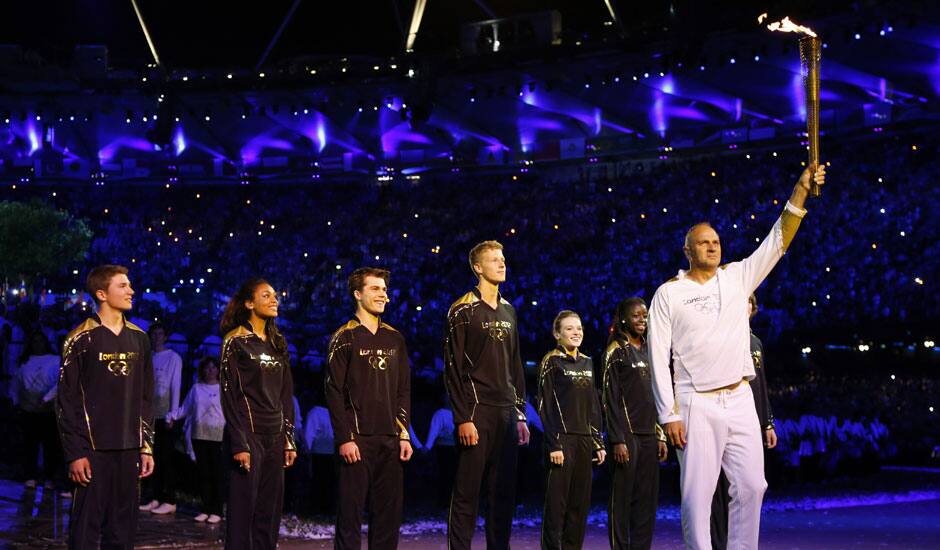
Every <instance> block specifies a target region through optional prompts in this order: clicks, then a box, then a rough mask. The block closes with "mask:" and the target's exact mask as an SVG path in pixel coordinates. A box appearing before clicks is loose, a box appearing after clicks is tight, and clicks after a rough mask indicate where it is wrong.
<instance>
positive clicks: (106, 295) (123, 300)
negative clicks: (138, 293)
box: [95, 273, 134, 311]
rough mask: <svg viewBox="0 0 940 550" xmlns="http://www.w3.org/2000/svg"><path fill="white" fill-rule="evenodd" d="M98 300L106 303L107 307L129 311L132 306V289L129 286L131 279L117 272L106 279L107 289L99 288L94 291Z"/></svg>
mask: <svg viewBox="0 0 940 550" xmlns="http://www.w3.org/2000/svg"><path fill="white" fill-rule="evenodd" d="M95 295H96V296H97V298H98V301H99V302H101V303H104V304H108V306H109V307H111V308H113V309H116V310H118V311H130V309H131V307H133V306H134V301H133V298H134V289H133V288H131V281H130V280H129V279H128V278H127V275H125V274H123V273H118V274H117V275H115V276H113V277H111V280H110V281H108V289H107V290H99V291H97V292H96V293H95Z"/></svg>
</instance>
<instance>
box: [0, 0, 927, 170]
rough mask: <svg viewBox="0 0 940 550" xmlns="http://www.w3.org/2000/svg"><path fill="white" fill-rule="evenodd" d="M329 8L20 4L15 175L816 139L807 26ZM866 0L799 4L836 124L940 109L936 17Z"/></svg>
mask: <svg viewBox="0 0 940 550" xmlns="http://www.w3.org/2000/svg"><path fill="white" fill-rule="evenodd" d="M194 4H195V5H194ZM324 4H325V3H322V2H316V3H314V2H302V1H300V0H293V1H290V2H273V3H268V4H266V5H265V8H264V9H257V8H252V9H249V8H250V6H249V5H247V4H246V5H244V6H242V5H239V6H240V7H235V6H228V7H225V8H223V7H222V6H221V5H220V4H218V3H193V2H188V3H187V2H179V1H168V2H153V1H143V0H140V1H136V0H129V1H127V2H118V1H116V0H109V1H105V2H90V1H79V2H73V3H69V6H67V7H63V8H61V9H65V10H70V11H69V12H68V13H58V14H56V15H55V17H53V16H52V15H51V14H48V13H44V12H42V11H41V10H43V9H48V8H43V7H41V6H35V5H31V6H17V7H15V8H14V12H13V13H12V14H11V16H10V17H6V18H5V19H4V22H3V24H2V25H3V27H5V28H3V35H4V36H3V39H2V40H0V41H2V42H6V43H7V44H9V45H6V46H0V75H2V77H3V78H2V84H0V138H2V139H0V160H2V164H0V182H7V183H10V182H12V183H15V182H18V181H20V182H25V181H37V182H41V181H74V182H96V183H102V182H104V181H106V180H112V181H118V180H128V181H134V180H139V181H151V182H164V181H166V182H173V181H206V182H209V181H219V182H236V183H237V182H247V181H252V180H255V179H285V180H297V179H309V178H311V177H312V178H320V177H330V176H348V175H362V174H368V175H370V176H371V175H376V174H379V175H383V174H385V175H387V174H409V173H420V172H422V171H426V170H443V171H446V170H454V169H464V168H472V167H478V166H485V167H492V168H500V167H518V166H519V164H520V163H522V164H526V163H531V162H539V161H561V160H585V159H587V160H590V159H595V158H604V157H611V156H618V157H631V156H634V157H642V156H645V157H650V156H653V157H654V158H655V157H668V156H670V155H672V154H674V152H676V151H681V150H683V149H695V148H702V147H719V148H722V147H723V148H735V147H738V146H742V145H744V144H747V143H749V142H761V141H764V140H781V139H783V140H785V141H792V142H793V143H795V144H799V142H800V140H801V133H802V132H803V131H804V129H805V122H804V120H805V105H804V102H803V91H802V89H803V88H802V79H801V74H800V60H799V54H798V51H797V47H796V46H797V38H796V37H795V36H793V35H785V34H779V33H771V32H769V31H768V30H767V29H766V28H764V27H763V26H758V25H757V22H756V15H757V14H756V13H751V12H752V11H754V8H753V4H752V3H750V2H741V1H729V0H725V1H722V2H717V3H713V5H712V9H711V10H710V11H706V10H705V8H703V7H701V4H702V3H695V2H673V3H664V4H663V5H659V4H657V5H656V6H644V7H642V8H640V7H637V6H636V5H634V3H628V2H614V1H606V2H605V1H598V2H593V3H592V2H585V1H584V0H582V1H580V2H572V1H567V0H565V1H561V0H556V1H551V2H535V1H529V2H511V1H506V2H498V1H489V2H487V1H485V0H465V1H448V2H444V1H437V0H416V1H414V2H412V1H410V0H409V1H407V2H404V1H401V0H389V1H385V2H383V1H379V0H375V1H371V2H366V1H360V2H345V3H330V4H328V5H324ZM786 5H787V3H784V2H772V3H771V4H770V5H769V8H768V9H769V10H770V11H771V14H772V15H773V14H775V13H776V15H785V14H786V13H784V12H785V10H786ZM853 6H854V4H851V3H848V2H832V3H826V5H825V6H823V7H813V8H812V10H814V11H808V10H806V9H804V10H803V11H802V12H800V13H796V12H793V13H789V14H786V15H792V16H793V17H794V18H795V19H798V20H799V21H800V22H801V23H806V24H808V25H810V26H813V27H814V28H815V29H816V31H817V32H818V33H819V35H820V36H821V38H822V39H823V42H824V49H823V54H822V67H823V70H822V87H821V103H822V111H821V119H820V126H821V128H822V129H823V131H824V132H826V133H830V134H831V133H838V132H843V131H857V130H859V129H870V130H871V131H880V129H881V128H884V127H885V126H888V125H890V124H893V123H897V122H903V121H906V120H925V119H933V118H935V117H936V114H937V99H938V97H937V96H938V93H940V22H938V20H937V12H938V8H937V7H936V6H933V5H932V4H930V3H926V4H922V3H919V2H900V3H897V2H895V3H892V4H891V5H890V6H888V4H887V3H883V4H882V3H879V2H874V3H872V4H869V5H868V7H867V8H866V9H865V10H863V11H859V10H857V9H855V8H854V7H853ZM805 7H806V6H803V5H802V4H800V5H798V6H797V8H805ZM638 10H642V11H638ZM419 12H420V13H419ZM804 13H805V14H806V15H805V16H804V15H803V14H804ZM419 15H420V16H419ZM416 21H417V23H418V24H417V25H416V24H415V23H416ZM144 31H146V32H144Z"/></svg>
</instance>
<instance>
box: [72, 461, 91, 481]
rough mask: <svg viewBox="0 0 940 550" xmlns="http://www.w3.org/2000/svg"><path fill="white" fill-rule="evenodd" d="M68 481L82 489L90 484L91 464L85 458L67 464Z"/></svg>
mask: <svg viewBox="0 0 940 550" xmlns="http://www.w3.org/2000/svg"><path fill="white" fill-rule="evenodd" d="M69 479H71V480H72V481H73V482H74V483H77V484H79V485H81V486H82V487H88V484H89V483H91V462H89V461H88V459H87V458H85V457H82V458H76V459H75V460H73V461H72V462H70V463H69Z"/></svg>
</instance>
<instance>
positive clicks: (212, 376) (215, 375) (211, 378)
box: [206, 361, 219, 383]
mask: <svg viewBox="0 0 940 550" xmlns="http://www.w3.org/2000/svg"><path fill="white" fill-rule="evenodd" d="M218 381H219V365H217V364H216V362H215V361H210V362H209V364H208V365H206V382H209V383H212V382H218Z"/></svg>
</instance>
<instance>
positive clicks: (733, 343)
mask: <svg viewBox="0 0 940 550" xmlns="http://www.w3.org/2000/svg"><path fill="white" fill-rule="evenodd" d="M824 180H825V168H824V167H823V166H820V167H819V168H818V169H816V170H815V172H814V170H813V167H811V168H807V169H806V170H805V171H804V172H803V174H802V175H801V176H800V179H799V181H798V182H797V183H796V186H795V187H794V188H793V193H792V194H791V196H790V200H789V201H788V202H787V205H786V207H785V208H784V211H783V213H782V214H781V215H780V218H778V219H777V222H776V223H775V224H774V226H773V228H772V229H771V230H770V234H769V235H767V237H766V238H765V239H764V242H763V243H761V245H760V246H759V247H758V248H757V250H756V251H754V253H753V254H751V255H750V256H749V257H748V258H746V259H744V260H742V261H739V262H734V263H731V264H727V265H724V266H721V268H719V265H720V264H721V242H720V241H719V239H718V234H717V233H716V232H715V230H714V229H713V228H712V227H711V226H710V225H708V224H707V223H700V224H697V225H694V226H692V228H691V229H689V231H688V233H687V234H686V238H685V247H684V249H683V250H684V252H685V255H686V257H687V258H688V260H689V266H690V268H689V270H688V271H684V270H683V271H679V275H678V276H677V277H675V278H673V279H672V280H670V281H668V282H666V283H664V284H663V285H661V286H660V287H659V289H658V290H657V291H656V295H655V296H654V297H653V302H652V304H651V307H650V322H649V324H650V330H649V333H650V334H649V349H650V360H651V362H652V367H653V368H652V375H653V394H654V397H655V400H656V408H657V413H658V416H659V423H660V424H661V425H662V426H663V428H664V430H665V431H666V436H667V438H668V439H669V442H670V443H671V444H673V445H675V446H676V448H677V449H678V456H679V465H680V468H681V472H680V485H681V490H682V532H683V535H684V537H685V543H686V546H687V547H689V548H693V549H695V550H708V549H710V548H711V540H710V537H711V534H710V523H709V521H710V514H711V501H712V496H713V495H714V493H715V484H716V483H717V481H718V474H719V472H720V471H721V470H722V469H723V470H724V472H725V475H726V476H727V478H728V481H729V483H730V489H729V494H730V495H731V502H730V504H729V508H728V524H729V531H728V548H734V549H735V550H740V549H751V548H753V549H756V548H757V540H758V533H759V531H760V509H761V502H762V500H763V496H764V491H765V490H766V488H767V482H766V481H765V480H764V453H763V444H762V439H761V429H760V423H759V422H758V421H757V412H756V410H755V408H754V398H753V396H752V394H751V388H750V386H749V384H748V380H750V379H752V378H754V376H755V373H754V365H753V362H752V361H751V355H750V330H749V326H748V296H750V295H751V293H752V292H754V290H755V289H756V288H757V287H758V285H760V283H761V282H762V281H763V280H764V278H766V277H767V275H768V274H769V273H770V271H771V270H772V269H773V267H774V265H776V263H777V261H778V260H779V259H780V258H781V257H782V256H783V254H784V252H786V250H787V247H788V246H789V245H790V242H791V241H792V240H793V237H794V235H795V234H796V230H797V228H798V227H799V225H800V221H801V220H802V218H803V216H804V215H805V214H806V211H805V210H803V205H804V203H805V202H806V197H807V195H808V193H809V189H810V183H811V181H815V182H816V183H817V184H819V185H822V184H823V182H824ZM670 359H671V360H672V367H673V371H674V375H673V377H670V371H669V368H670Z"/></svg>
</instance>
